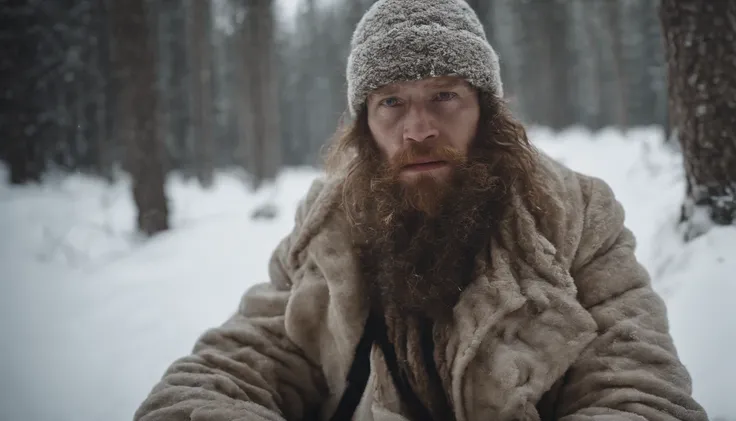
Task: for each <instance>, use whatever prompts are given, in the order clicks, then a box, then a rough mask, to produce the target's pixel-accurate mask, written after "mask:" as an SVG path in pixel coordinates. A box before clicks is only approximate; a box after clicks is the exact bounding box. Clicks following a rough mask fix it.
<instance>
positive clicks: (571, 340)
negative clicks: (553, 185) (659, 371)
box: [444, 200, 596, 421]
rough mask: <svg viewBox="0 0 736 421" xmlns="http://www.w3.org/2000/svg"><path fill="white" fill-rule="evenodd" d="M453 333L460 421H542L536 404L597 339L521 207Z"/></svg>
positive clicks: (482, 261) (450, 356) (450, 352)
mask: <svg viewBox="0 0 736 421" xmlns="http://www.w3.org/2000/svg"><path fill="white" fill-rule="evenodd" d="M500 231H501V232H500V235H498V236H497V237H496V238H494V239H492V240H491V242H490V253H487V254H486V255H484V256H479V258H478V262H477V265H476V273H477V275H476V279H475V281H474V282H473V283H472V284H471V285H470V286H469V287H468V288H467V289H466V290H465V291H464V292H463V295H462V296H461V299H460V302H459V303H458V305H457V306H456V307H455V314H454V320H453V322H452V326H446V327H445V328H444V329H448V332H449V334H448V336H449V339H448V340H447V341H446V344H447V345H446V349H445V357H446V359H447V361H449V364H450V365H449V367H448V369H449V371H450V372H449V374H450V376H449V379H450V381H449V382H448V383H449V385H446V387H447V386H449V387H450V391H451V393H450V396H451V399H452V401H453V406H454V408H455V412H456V416H457V421H475V420H484V419H494V420H498V421H511V420H524V421H526V420H530V421H532V420H533V421H538V420H539V415H538V414H537V411H536V409H535V405H536V403H537V402H538V401H539V399H540V398H541V396H542V395H543V394H544V392H546V391H547V390H548V389H549V388H550V387H551V386H552V385H553V384H554V382H555V381H556V380H557V379H559V378H560V377H561V376H562V375H563V374H564V373H565V371H566V370H567V368H568V367H569V366H570V365H571V364H572V363H573V362H574V361H575V360H576V359H577V357H578V355H579V354H580V353H581V352H582V350H583V349H584V348H585V346H586V345H587V344H588V343H589V342H590V341H591V340H592V339H593V338H594V337H595V331H596V323H595V321H594V320H593V318H592V317H591V316H590V314H589V313H588V312H587V311H586V310H585V309H584V308H583V307H582V306H581V305H580V304H579V303H578V301H577V299H576V293H577V289H576V287H575V283H574V281H573V279H572V277H571V276H570V274H569V272H568V270H567V268H565V267H564V265H563V264H562V263H560V262H559V261H558V258H557V257H556V256H557V251H556V249H555V247H554V245H552V243H550V242H549V241H548V240H547V239H546V238H545V237H544V236H543V235H542V234H541V233H540V232H538V231H537V229H536V226H535V224H534V218H533V217H532V216H531V215H530V214H529V213H528V212H527V211H526V209H525V208H524V207H523V206H522V204H521V203H520V202H519V201H518V200H516V201H515V202H514V203H513V206H512V207H511V210H510V212H509V214H508V215H507V217H506V218H505V220H504V222H503V224H502V228H501V230H500Z"/></svg>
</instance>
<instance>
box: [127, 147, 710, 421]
mask: <svg viewBox="0 0 736 421" xmlns="http://www.w3.org/2000/svg"><path fill="white" fill-rule="evenodd" d="M541 161H542V162H541V165H542V169H543V171H544V173H545V176H546V178H547V179H548V181H549V195H548V196H547V197H546V199H545V201H544V206H545V212H546V215H547V217H546V218H544V219H543V220H537V221H535V219H534V218H533V217H532V216H531V213H530V212H529V211H528V209H526V208H525V206H524V204H522V203H520V200H518V199H517V200H515V201H514V203H513V205H512V206H511V207H510V209H509V210H508V212H507V216H506V218H505V221H504V223H503V225H502V226H503V228H502V232H501V233H500V235H499V236H498V239H497V240H489V242H490V244H489V245H490V247H489V248H488V249H489V250H490V252H489V253H487V255H481V256H478V258H477V259H476V268H475V270H476V272H475V273H476V275H475V280H474V281H473V283H472V284H471V285H470V286H469V287H468V288H467V289H466V290H465V291H464V292H463V294H462V296H461V298H460V301H459V303H458V304H457V305H456V307H455V309H454V318H453V320H452V321H451V322H448V323H449V324H448V326H444V328H446V329H448V331H449V332H451V334H450V335H449V340H448V341H447V343H443V344H439V343H438V344H436V346H438V347H439V346H442V347H444V354H445V355H446V357H447V358H446V361H440V362H438V371H439V372H440V376H441V378H442V381H443V384H444V387H445V389H446V390H448V395H449V399H450V401H451V404H452V406H453V408H454V411H455V414H456V419H457V421H539V420H542V421H552V420H559V421H675V420H681V421H704V420H707V416H706V414H705V412H704V411H703V409H702V408H701V407H700V406H699V405H698V404H697V403H696V402H695V401H694V400H693V398H692V397H691V381H690V377H689V375H688V372H687V371H686V369H685V368H684V367H683V365H682V364H681V363H680V361H679V359H678V357H677V353H676V350H675V348H674V346H673V342H672V338H671V337H670V335H669V332H668V324H667V315H666V309H665V306H664V303H663V301H662V299H661V298H660V297H659V296H658V295H657V294H656V293H655V292H654V291H653V290H652V288H651V286H650V280H649V276H648V275H647V272H646V271H645V269H644V268H643V267H642V266H641V265H640V264H639V263H638V262H637V261H636V258H635V257H634V237H633V235H632V233H631V232H630V231H629V230H628V229H626V228H625V226H624V211H623V209H622V207H621V205H620V204H619V203H618V202H617V201H616V199H615V198H614V195H613V193H612V191H611V190H610V188H609V187H608V186H607V185H606V184H605V183H604V182H603V181H601V180H599V179H596V178H592V177H587V176H584V175H581V174H578V173H575V172H573V171H571V170H569V169H567V168H565V167H563V166H562V165H561V164H558V163H556V162H555V161H553V160H551V159H550V158H547V157H544V156H543V157H542V158H541ZM338 192H339V180H332V181H325V182H322V181H318V182H315V184H314V185H313V186H312V188H311V190H310V191H309V193H308V194H307V197H306V198H305V200H303V201H302V204H301V205H300V207H299V210H298V212H297V215H296V223H295V227H294V230H293V231H292V233H291V234H290V235H288V236H287V237H286V238H284V239H283V241H282V242H281V244H280V245H279V247H278V248H277V249H276V250H275V252H274V254H273V257H272V259H271V262H270V278H271V279H270V282H268V283H265V284H260V285H257V286H255V287H253V288H251V289H250V290H249V291H248V292H247V293H246V294H245V295H244V296H243V298H242V302H241V305H240V307H239V309H238V311H237V312H236V313H235V314H234V315H233V316H232V318H231V319H229V320H228V321H227V322H225V323H224V324H223V325H222V326H220V327H218V328H215V329H212V330H210V331H208V332H206V333H205V334H204V335H203V336H202V337H201V338H200V339H199V341H198V342H197V344H196V346H195V348H194V350H193V352H192V354H191V355H189V356H186V357H184V358H182V359H180V360H178V361H176V362H174V363H173V364H172V365H171V367H170V368H169V369H168V370H167V372H166V373H165V375H164V376H163V379H162V380H161V382H160V383H159V384H158V385H156V386H155V388H154V389H153V391H152V392H151V394H150V395H149V396H148V398H147V399H146V400H145V402H143V404H142V406H141V407H140V408H139V409H138V411H137V412H136V415H135V419H136V420H138V421H189V420H192V421H246V420H247V421H276V420H284V419H286V420H303V419H310V420H312V419H323V420H326V419H329V417H330V416H331V415H332V412H333V410H334V408H335V406H336V404H337V401H338V400H339V398H340V396H341V394H342V392H343V390H344V388H345V378H346V375H347V371H348V369H349V367H350V364H351V362H352V359H353V356H354V350H355V346H356V344H357V342H358V341H359V339H360V336H361V333H362V328H363V325H364V321H365V318H366V315H367V310H368V309H367V303H366V300H365V297H366V294H365V293H364V291H363V290H362V288H361V285H360V283H359V282H357V275H356V271H357V267H358V266H357V261H356V257H355V256H354V254H353V253H352V252H351V241H350V238H349V236H348V235H347V234H346V233H347V229H346V221H345V219H344V216H343V215H342V214H341V213H340V212H339V211H337V210H336V206H335V203H336V198H337V196H338V194H337V193H338ZM371 361H372V362H371V376H370V379H369V383H368V387H367V388H366V393H365V394H364V396H363V399H362V401H361V404H360V406H359V407H358V410H357V412H356V415H355V418H354V419H355V420H361V421H363V420H365V421H369V420H374V421H401V420H404V421H405V420H406V418H404V417H403V416H402V415H401V414H402V406H401V403H400V402H397V399H396V396H397V394H396V393H395V390H394V388H393V384H392V382H391V378H390V376H389V375H388V373H387V371H386V367H385V365H384V363H383V359H382V357H381V355H380V351H378V349H377V348H374V350H373V353H372V358H371ZM417 421H418V420H417Z"/></svg>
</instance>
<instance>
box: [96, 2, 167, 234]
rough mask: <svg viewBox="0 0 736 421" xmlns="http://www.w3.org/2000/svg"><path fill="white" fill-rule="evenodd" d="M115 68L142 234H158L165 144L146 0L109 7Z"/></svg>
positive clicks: (163, 218) (163, 225)
mask: <svg viewBox="0 0 736 421" xmlns="http://www.w3.org/2000/svg"><path fill="white" fill-rule="evenodd" d="M110 13H111V16H112V19H111V20H112V31H113V37H114V41H115V44H114V51H115V68H116V71H117V76H118V78H119V83H120V87H121V89H120V96H119V99H120V103H119V108H118V113H117V114H118V116H119V118H120V120H119V121H118V124H116V129H117V130H118V131H119V132H118V139H119V140H120V141H121V142H122V143H123V144H124V145H125V149H126V162H125V167H126V168H127V169H128V171H129V172H130V174H131V179H132V183H133V200H134V201H135V204H136V207H137V209H138V218H137V220H138V230H139V231H140V232H142V233H144V234H146V235H149V236H151V235H154V234H156V233H158V232H161V231H164V230H167V229H168V227H169V223H168V204H167V200H166V193H165V191H164V176H165V174H164V166H163V162H162V160H163V140H162V136H161V133H160V128H159V124H158V114H159V109H158V105H157V104H158V96H157V90H156V65H155V63H156V59H155V54H154V44H153V41H154V40H155V38H154V37H153V36H152V35H153V33H154V31H152V30H151V28H150V27H149V26H150V23H149V22H150V20H149V19H147V16H146V0H113V1H112V5H111V8H110Z"/></svg>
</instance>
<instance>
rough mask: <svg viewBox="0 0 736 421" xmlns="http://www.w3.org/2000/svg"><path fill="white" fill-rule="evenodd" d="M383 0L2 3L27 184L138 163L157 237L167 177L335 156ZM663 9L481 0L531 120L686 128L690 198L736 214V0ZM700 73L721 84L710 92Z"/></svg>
mask: <svg viewBox="0 0 736 421" xmlns="http://www.w3.org/2000/svg"><path fill="white" fill-rule="evenodd" d="M373 2H374V0H335V1H332V2H330V5H329V6H323V5H322V3H324V2H319V1H317V0H302V1H301V2H300V6H299V9H298V11H297V15H296V18H295V19H294V21H293V22H288V23H284V22H282V21H281V20H280V19H278V18H279V15H278V13H279V10H278V8H277V7H276V4H275V1H274V0H207V1H205V0H54V1H44V0H0V5H1V6H2V8H1V9H0V49H1V50H2V51H3V54H2V55H1V56H0V80H1V81H2V83H3V84H4V85H5V86H4V87H3V90H2V91H0V92H2V93H3V95H1V96H0V98H1V99H0V130H1V132H2V142H1V143H0V158H1V159H3V160H4V161H6V162H7V163H8V164H9V165H8V166H9V169H10V171H9V174H10V181H11V182H13V183H25V182H29V181H37V180H40V179H41V177H42V176H43V174H44V173H45V172H48V171H50V170H63V171H83V172H88V173H91V174H97V175H100V176H103V177H105V178H107V179H109V180H112V179H113V178H114V177H115V174H116V173H117V171H118V169H124V170H126V171H128V172H129V173H130V174H131V175H132V178H133V180H134V181H133V186H134V188H133V190H134V197H135V198H136V201H137V202H138V205H139V209H140V213H141V216H139V224H140V227H141V229H142V231H144V232H148V233H151V232H156V231H158V230H161V229H165V227H166V226H167V223H166V219H167V216H166V214H167V211H166V209H167V206H166V199H165V195H164V189H163V180H164V179H165V176H166V173H167V172H168V171H171V170H176V171H178V172H180V173H181V174H183V175H184V176H185V177H193V178H196V179H198V180H199V182H200V183H201V184H202V186H205V187H206V186H209V185H211V184H212V182H213V172H214V170H215V169H218V168H225V167H238V168H242V169H244V170H245V173H247V174H248V176H249V181H250V182H249V185H250V187H252V188H255V187H258V186H259V185H261V183H262V182H264V181H267V180H270V179H273V178H274V177H275V175H276V174H277V173H278V171H279V170H280V169H281V168H282V167H283V166H294V165H314V164H318V163H319V161H320V156H321V152H322V147H323V145H324V144H325V142H326V141H327V140H328V139H329V138H330V137H331V136H332V135H333V134H334V131H335V129H336V126H337V123H338V121H339V119H340V117H341V115H343V113H344V111H345V106H346V103H345V90H346V86H345V80H344V71H345V64H346V59H347V55H348V53H349V41H350V36H351V34H352V31H353V29H354V27H355V24H356V23H357V22H358V20H359V19H360V17H361V16H362V14H363V13H364V12H365V10H366V9H367V8H368V7H369V6H370V5H371V4H372V3H373ZM658 3H659V2H656V1H648V0H617V1H588V0H523V1H522V0H483V1H476V0H469V4H470V5H471V6H472V7H474V8H475V10H476V11H477V13H478V15H479V17H480V19H481V20H482V21H483V23H484V25H485V27H486V31H487V35H488V38H489V40H490V41H491V43H492V45H493V46H494V48H495V49H496V50H497V51H498V53H499V55H500V57H501V69H502V76H503V80H504V85H505V92H506V95H507V97H508V100H509V101H510V103H511V105H512V107H513V108H514V110H515V112H516V113H517V115H518V116H519V117H520V118H521V119H522V120H523V121H525V122H526V123H529V124H538V125H545V126H548V127H551V128H554V129H563V128H566V127H568V126H571V125H582V126H585V127H588V128H590V129H599V128H602V127H606V126H615V127H618V128H620V129H623V130H625V129H626V128H628V127H633V126H642V125H656V126H661V127H663V128H664V129H665V131H666V133H668V135H667V136H666V138H667V139H670V138H671V137H670V136H669V132H670V130H671V129H674V132H675V133H676V134H677V136H674V137H672V138H673V139H675V138H676V139H679V141H680V142H681V143H682V146H683V151H684V152H685V153H686V155H687V156H688V159H687V160H686V161H687V162H688V164H687V170H688V174H689V179H688V186H689V187H688V195H689V197H690V201H689V203H692V204H693V206H694V205H695V204H697V205H704V206H712V208H713V209H714V210H713V212H712V213H713V218H714V219H715V220H717V221H724V222H725V221H728V220H732V219H733V212H734V211H733V208H734V205H733V202H734V200H733V196H734V194H733V190H734V185H733V183H734V175H733V174H734V163H733V159H734V158H733V157H734V156H736V153H732V151H733V149H734V147H733V142H734V141H733V139H734V137H733V134H734V132H733V130H734V129H733V127H734V124H733V117H732V116H733V115H734V114H735V113H733V112H732V111H733V109H732V108H729V107H732V105H730V104H732V102H729V101H732V98H733V97H734V96H733V86H734V85H733V83H734V82H733V77H732V76H733V75H734V74H735V73H734V71H733V68H732V67H731V68H730V70H729V68H727V67H723V68H721V67H718V66H712V65H710V64H712V63H711V62H712V61H713V60H714V59H718V60H721V58H722V57H726V58H723V59H722V60H723V62H726V61H727V60H728V57H731V56H729V54H733V48H734V47H733V45H734V42H733V39H734V38H733V30H734V28H733V25H734V24H733V22H734V20H733V18H732V16H733V10H732V9H733V3H734V2H730V1H723V2H706V3H707V4H706V5H705V6H704V7H703V8H694V6H693V5H698V4H701V3H703V2H699V1H697V0H662V9H661V10H658V7H659V5H658ZM660 12H661V13H660ZM709 19H711V20H709ZM712 19H715V20H712ZM711 21H713V22H716V21H717V22H720V24H718V25H710V26H709V24H708V22H711ZM663 32H664V33H663ZM664 35H666V36H664ZM728 37H732V38H728ZM690 39H694V40H696V41H694V42H692V43H688V40H690ZM729 40H730V41H729ZM665 41H666V42H665ZM700 41H702V43H703V44H702V45H703V47H702V48H701V43H700ZM729 42H730V44H729ZM668 62H669V63H668ZM706 63H707V64H706ZM729 71H730V73H729ZM693 73H697V74H698V75H699V76H698V77H700V78H702V80H703V83H700V84H698V85H697V86H701V85H703V86H709V87H710V88H708V89H710V90H713V93H708V94H707V95H705V94H704V93H703V92H704V91H703V90H701V88H699V87H695V88H693V85H692V84H690V82H688V81H687V80H686V79H687V78H689V77H691V75H692V74H693ZM668 74H669V79H668ZM724 87H725V88H724ZM728 87H730V88H728ZM729 89H730V90H729ZM706 90H707V89H706ZM668 91H669V93H670V94H671V95H670V96H669V99H668ZM715 91H718V92H715ZM729 98H730V99H729ZM729 151H731V152H729ZM716 158H718V159H720V161H718V162H720V164H717V165H711V164H708V165H704V164H703V162H705V161H706V160H707V159H716ZM698 162H699V163H698ZM154 184H155V186H154ZM693 206H689V207H685V208H687V209H691V208H693ZM685 208H684V209H685ZM688 212H689V213H688ZM690 213H692V211H684V212H683V215H684V216H683V218H684V219H687V218H688V217H687V215H689V214H690Z"/></svg>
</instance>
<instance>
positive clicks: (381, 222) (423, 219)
mask: <svg viewBox="0 0 736 421" xmlns="http://www.w3.org/2000/svg"><path fill="white" fill-rule="evenodd" d="M420 152H425V151H420ZM486 152H487V151H483V150H478V148H475V149H471V154H470V156H469V157H468V159H464V157H462V156H461V155H460V154H458V153H457V152H455V151H453V150H451V149H450V148H442V149H437V150H435V151H432V155H431V156H432V158H437V159H442V160H446V161H448V162H451V165H452V167H453V168H452V174H451V176H450V177H449V178H448V179H446V180H439V179H435V178H433V177H431V176H424V177H422V178H420V179H419V180H417V181H416V182H414V183H412V184H410V185H406V184H405V183H402V182H401V181H400V180H399V179H398V170H397V169H398V168H400V167H401V166H403V165H402V162H411V161H405V160H410V159H411V158H412V156H411V153H408V154H406V156H402V157H400V158H399V160H397V161H395V162H394V163H393V164H392V165H390V166H389V165H385V164H382V163H380V162H378V160H376V161H374V162H370V163H366V164H365V168H364V171H366V174H373V177H366V178H365V179H364V180H363V181H362V182H358V183H355V185H354V186H353V187H354V188H355V189H357V191H353V192H352V194H353V195H363V196H362V197H363V198H366V199H368V200H365V201H364V202H363V203H364V211H363V212H362V213H361V215H360V217H359V219H358V220H356V221H354V222H355V225H354V226H355V228H356V231H357V232H358V233H359V236H358V238H359V243H360V244H362V246H361V248H362V250H361V253H362V256H363V262H364V264H365V270H366V271H367V272H368V273H371V275H369V276H367V277H366V281H367V283H368V285H369V287H370V290H371V291H372V297H373V299H374V300H380V302H381V303H382V304H383V306H384V307H385V308H396V309H401V312H402V313H404V312H409V313H416V314H421V315H424V316H427V317H430V318H432V319H437V318H441V317H447V316H448V315H449V314H451V310H452V308H453V307H454V305H455V303H456V302H457V300H458V298H459V296H460V293H461V292H462V290H463V289H464V288H465V287H466V286H467V284H468V283H469V282H470V280H471V279H470V278H471V276H472V273H471V272H472V268H473V261H474V258H475V255H476V254H477V253H478V252H479V251H480V249H481V248H482V247H483V246H484V245H485V244H487V242H488V240H489V235H490V230H491V228H492V227H493V226H494V224H495V222H496V221H497V220H498V219H500V212H501V211H502V210H503V201H504V197H505V194H504V193H505V189H504V188H503V183H502V180H501V178H499V177H496V176H495V175H493V165H491V164H490V163H489V162H487V161H486V160H485V159H484V157H485V156H487V155H489V154H487V153H486ZM423 156H426V155H424V154H423ZM354 197H355V196H354Z"/></svg>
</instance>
